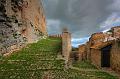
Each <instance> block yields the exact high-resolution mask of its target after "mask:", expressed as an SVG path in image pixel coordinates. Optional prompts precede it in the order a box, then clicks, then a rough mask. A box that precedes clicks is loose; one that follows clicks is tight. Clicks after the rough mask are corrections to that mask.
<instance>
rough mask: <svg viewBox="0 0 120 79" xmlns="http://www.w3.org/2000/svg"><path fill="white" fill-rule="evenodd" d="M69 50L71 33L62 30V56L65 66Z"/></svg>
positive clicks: (70, 48) (70, 47)
mask: <svg viewBox="0 0 120 79" xmlns="http://www.w3.org/2000/svg"><path fill="white" fill-rule="evenodd" d="M71 50H72V46H71V34H70V33H69V32H68V31H64V32H63V33H62V56H63V57H64V59H65V64H66V66H68V61H69V57H70V52H71Z"/></svg>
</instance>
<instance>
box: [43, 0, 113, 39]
mask: <svg viewBox="0 0 120 79" xmlns="http://www.w3.org/2000/svg"><path fill="white" fill-rule="evenodd" d="M43 1H44V6H45V11H46V15H47V21H48V31H49V33H55V32H56V33H57V32H60V29H62V27H64V26H67V27H68V29H69V30H70V31H71V32H72V34H73V37H79V38H80V37H86V36H89V35H90V34H92V33H94V32H98V31H99V30H100V27H99V25H100V24H101V23H102V22H103V21H105V20H106V19H107V18H108V17H109V15H110V14H111V13H112V9H109V8H110V6H111V5H112V3H113V1H112V0H43ZM56 21H57V22H58V24H57V23H54V22H56ZM51 22H52V23H51ZM50 27H53V28H54V29H50ZM55 28H56V29H55Z"/></svg>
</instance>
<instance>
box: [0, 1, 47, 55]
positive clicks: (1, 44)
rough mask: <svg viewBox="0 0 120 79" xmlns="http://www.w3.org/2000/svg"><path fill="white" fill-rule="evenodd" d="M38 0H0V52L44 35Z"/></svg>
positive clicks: (40, 7)
mask: <svg viewBox="0 0 120 79" xmlns="http://www.w3.org/2000/svg"><path fill="white" fill-rule="evenodd" d="M46 35H47V32H46V22H45V16H44V10H43V6H42V3H41V1H40V0H0V54H6V53H10V52H13V51H15V50H17V49H20V48H21V47H23V46H24V45H26V44H27V43H32V42H36V41H37V40H38V39H41V38H44V37H46Z"/></svg>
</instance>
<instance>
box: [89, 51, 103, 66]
mask: <svg viewBox="0 0 120 79" xmlns="http://www.w3.org/2000/svg"><path fill="white" fill-rule="evenodd" d="M91 62H92V64H94V65H95V66H97V67H101V51H100V50H98V49H91Z"/></svg>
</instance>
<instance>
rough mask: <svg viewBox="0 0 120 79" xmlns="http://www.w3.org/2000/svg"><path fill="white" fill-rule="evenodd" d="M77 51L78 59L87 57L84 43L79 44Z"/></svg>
mask: <svg viewBox="0 0 120 79" xmlns="http://www.w3.org/2000/svg"><path fill="white" fill-rule="evenodd" d="M78 52H79V59H80V61H82V60H86V59H87V51H86V45H84V44H83V45H80V46H79V48H78Z"/></svg>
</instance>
